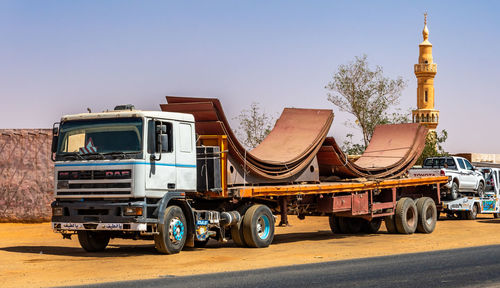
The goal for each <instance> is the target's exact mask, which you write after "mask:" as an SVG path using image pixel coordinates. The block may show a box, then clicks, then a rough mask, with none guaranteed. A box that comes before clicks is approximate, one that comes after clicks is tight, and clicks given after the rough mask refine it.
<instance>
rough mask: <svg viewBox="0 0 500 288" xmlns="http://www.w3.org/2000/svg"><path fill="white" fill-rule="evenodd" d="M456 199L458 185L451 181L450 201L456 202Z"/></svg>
mask: <svg viewBox="0 0 500 288" xmlns="http://www.w3.org/2000/svg"><path fill="white" fill-rule="evenodd" d="M457 198H458V183H457V182H456V181H453V183H451V189H450V199H451V200H457Z"/></svg>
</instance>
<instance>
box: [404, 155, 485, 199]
mask: <svg viewBox="0 0 500 288" xmlns="http://www.w3.org/2000/svg"><path fill="white" fill-rule="evenodd" d="M409 176H410V177H429V176H448V177H449V179H450V181H448V183H447V184H445V185H444V186H443V187H441V188H444V189H443V192H444V193H446V195H447V198H448V199H451V200H455V199H457V198H458V196H459V194H464V195H467V194H472V195H473V196H474V195H476V196H479V197H482V196H483V194H484V178H483V174H482V173H481V172H480V171H477V170H476V168H474V166H472V164H471V163H470V162H469V161H468V160H467V159H465V158H462V157H451V156H446V157H432V158H427V159H425V160H424V165H422V168H413V169H410V171H409Z"/></svg>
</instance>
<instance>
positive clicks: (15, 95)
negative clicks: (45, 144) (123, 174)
mask: <svg viewBox="0 0 500 288" xmlns="http://www.w3.org/2000/svg"><path fill="white" fill-rule="evenodd" d="M425 11H427V12H428V13H429V18H428V27H429V30H430V37H429V40H430V41H431V43H432V44H433V45H434V50H433V51H434V61H435V62H436V63H437V64H438V73H437V75H436V78H435V91H436V92H435V93H436V109H439V110H440V111H441V112H440V113H441V114H440V117H441V118H440V124H439V126H438V129H446V130H447V131H448V132H449V139H448V142H447V144H446V146H445V147H446V148H447V149H448V150H449V151H450V152H482V153H500V144H498V143H500V136H499V133H498V131H499V130H498V128H497V127H498V125H497V123H498V117H496V116H497V111H498V109H499V108H500V97H499V96H500V95H499V93H498V84H499V82H500V69H499V67H500V56H499V52H500V32H499V31H500V20H499V19H500V18H499V17H498V15H500V2H499V1H467V2H466V1H412V2H410V1H232V0H231V1H230V0H228V1H3V0H0V41H1V43H0V65H1V66H0V97H2V98H1V99H2V106H1V108H0V109H1V113H0V128H45V127H51V126H52V123H53V122H56V121H58V120H59V118H60V117H61V116H62V115H64V114H71V113H77V112H85V111H86V108H87V107H90V108H92V110H93V111H101V110H106V109H112V108H113V107H114V106H115V105H116V104H123V103H132V104H135V105H136V107H137V108H139V109H154V110H158V109H159V104H160V103H165V98H164V96H165V95H179V96H204V97H218V98H220V99H221V101H222V103H223V106H224V109H225V110H226V113H227V114H229V116H230V117H235V116H236V115H238V114H239V112H240V110H241V109H243V108H246V107H248V106H250V104H251V103H252V102H258V103H260V105H261V106H263V107H265V110H266V112H268V113H272V114H278V113H279V112H280V111H281V110H282V109H283V108H284V107H304V108H329V109H334V112H335V120H334V124H333V129H332V131H331V133H332V134H333V135H334V136H335V137H336V138H337V140H338V141H339V142H342V140H343V138H344V136H345V134H346V133H348V132H352V129H351V128H347V127H346V126H345V125H344V122H346V121H352V118H350V117H349V116H348V115H346V114H344V113H340V112H339V111H338V109H336V108H335V107H334V106H333V105H332V104H331V103H330V102H328V101H327V95H326V93H327V91H326V90H325V89H324V86H325V85H326V84H327V82H328V81H329V80H330V78H331V76H332V74H333V73H334V72H335V70H336V69H337V67H338V65H340V64H344V63H348V62H349V61H352V60H353V59H354V57H355V56H360V55H362V54H367V55H368V60H369V62H370V63H371V64H372V65H381V66H382V67H383V68H384V72H385V74H386V75H387V76H390V77H397V76H402V77H403V78H404V79H406V80H407V81H408V87H407V88H406V89H405V91H404V92H403V95H402V97H401V104H400V107H401V108H402V109H404V110H406V109H408V108H410V107H411V108H414V107H415V105H416V79H415V76H414V74H413V64H415V63H416V62H417V59H418V44H419V43H420V42H421V41H422V34H421V32H422V28H423V13H424V12H425Z"/></svg>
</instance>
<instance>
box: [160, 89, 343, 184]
mask: <svg viewBox="0 0 500 288" xmlns="http://www.w3.org/2000/svg"><path fill="white" fill-rule="evenodd" d="M167 102H168V104H161V105H160V106H161V109H162V110H163V111H170V112H183V113H190V114H193V115H194V118H195V121H196V132H197V133H198V134H205V135H207V134H208V135H210V134H212V135H221V134H222V135H227V136H228V137H227V139H228V144H229V153H230V154H231V156H232V157H233V158H235V159H236V160H237V161H238V162H239V163H240V164H241V166H245V167H246V168H248V169H249V170H250V172H251V173H253V174H254V175H258V176H260V177H264V178H266V179H275V180H279V179H287V178H290V177H291V176H293V175H295V174H297V173H299V172H300V171H302V170H303V169H304V168H305V167H307V165H308V164H309V163H310V162H311V161H312V160H313V158H314V157H315V156H316V153H317V152H318V150H319V149H320V148H321V144H322V143H323V140H324V139H325V137H326V134H327V133H328V131H329V129H330V126H331V123H332V121H333V112H332V110H326V109H297V108H286V109H284V110H283V113H282V114H281V116H280V118H279V119H278V120H277V121H276V124H275V126H274V128H273V129H272V131H271V132H270V133H269V135H268V136H267V137H266V139H265V140H264V141H263V142H262V143H261V144H260V145H258V146H257V147H256V148H255V149H253V150H251V151H247V150H246V149H245V148H244V147H243V145H241V143H240V142H239V141H238V139H237V138H236V136H235V135H234V133H233V131H232V129H231V128H230V126H229V123H228V121H227V118H226V116H225V114H224V111H223V109H222V105H221V104H220V102H219V100H218V99H215V98H194V97H171V96H167Z"/></svg>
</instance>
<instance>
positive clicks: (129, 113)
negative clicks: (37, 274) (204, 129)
mask: <svg viewBox="0 0 500 288" xmlns="http://www.w3.org/2000/svg"><path fill="white" fill-rule="evenodd" d="M128 117H141V118H142V117H149V118H158V119H165V120H175V121H184V122H194V116H193V115H191V114H187V113H177V112H162V111H141V110H117V111H115V110H112V111H105V112H99V113H80V114H72V115H64V116H63V117H62V118H61V122H64V121H68V120H90V119H106V118H128Z"/></svg>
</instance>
